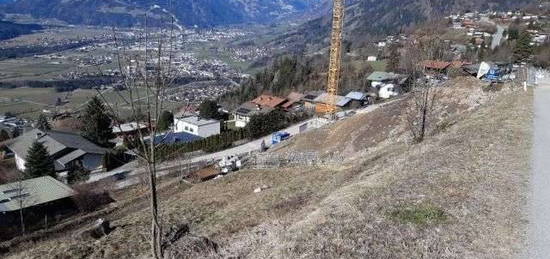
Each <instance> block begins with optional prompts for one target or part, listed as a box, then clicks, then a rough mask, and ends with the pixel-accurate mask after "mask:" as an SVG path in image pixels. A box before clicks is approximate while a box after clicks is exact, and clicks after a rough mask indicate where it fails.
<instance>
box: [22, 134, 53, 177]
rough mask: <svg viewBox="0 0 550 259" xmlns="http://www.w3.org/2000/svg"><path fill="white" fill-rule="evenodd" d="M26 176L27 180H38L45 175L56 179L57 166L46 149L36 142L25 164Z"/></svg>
mask: <svg viewBox="0 0 550 259" xmlns="http://www.w3.org/2000/svg"><path fill="white" fill-rule="evenodd" d="M25 175H26V177H27V178H36V177H41V176H45V175H49V176H52V177H55V165H54V161H53V159H52V158H51V157H50V153H49V152H48V149H46V147H45V146H44V145H43V144H42V143H40V142H38V141H35V142H34V143H33V144H32V146H31V148H30V149H29V152H28V154H27V161H26V163H25Z"/></svg>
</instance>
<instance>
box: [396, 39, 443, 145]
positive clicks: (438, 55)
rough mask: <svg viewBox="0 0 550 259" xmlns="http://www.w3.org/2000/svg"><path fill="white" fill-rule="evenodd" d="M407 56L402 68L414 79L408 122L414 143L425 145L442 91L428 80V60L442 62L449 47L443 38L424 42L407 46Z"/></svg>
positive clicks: (411, 86)
mask: <svg viewBox="0 0 550 259" xmlns="http://www.w3.org/2000/svg"><path fill="white" fill-rule="evenodd" d="M405 53H406V54H405V55H406V57H405V58H404V59H403V63H402V67H403V69H404V71H406V72H407V73H408V75H409V76H410V87H409V90H410V91H411V93H410V98H411V101H410V106H409V108H408V111H407V114H406V119H407V127H408V130H409V132H410V133H411V136H412V138H413V141H414V142H416V143H419V142H422V141H423V140H424V138H425V137H426V134H427V133H428V131H429V129H430V127H431V124H432V122H433V120H434V118H433V115H434V114H433V112H434V109H435V106H436V105H437V99H438V96H439V89H438V87H437V86H436V85H434V82H432V81H430V80H429V79H427V78H425V77H424V75H425V74H426V68H425V63H424V62H425V61H428V60H441V59H442V58H443V57H444V56H445V55H446V51H445V46H444V45H443V44H442V42H441V41H440V40H439V39H430V38H428V39H424V40H419V41H418V42H416V43H411V44H409V45H407V46H406V50H405Z"/></svg>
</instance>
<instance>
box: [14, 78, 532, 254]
mask: <svg viewBox="0 0 550 259" xmlns="http://www.w3.org/2000/svg"><path fill="white" fill-rule="evenodd" d="M459 82H461V83H459ZM461 84H462V85H461ZM482 89H483V87H482V85H481V84H480V83H479V82H477V81H475V80H472V81H465V79H461V80H458V81H457V82H455V83H454V84H453V85H450V86H449V87H448V88H445V89H443V90H442V91H443V93H442V97H441V98H440V103H439V105H438V109H436V112H435V116H434V123H433V126H432V130H431V131H430V132H431V135H430V136H429V137H428V138H426V140H425V141H424V142H422V143H420V144H411V143H409V141H408V139H409V137H408V133H407V129H406V122H405V118H404V116H405V114H406V107H407V102H409V101H410V100H409V99H407V98H404V99H402V100H398V101H396V102H393V103H391V104H388V105H387V106H385V107H383V108H381V109H378V110H376V111H374V112H371V113H365V114H358V115H356V116H354V117H352V118H350V119H347V120H343V121H340V122H338V123H337V124H336V125H333V126H331V127H327V128H322V129H319V130H315V131H312V132H309V133H307V134H305V135H303V136H298V137H296V138H295V139H294V140H292V141H291V142H289V143H288V144H287V145H286V146H284V147H282V148H280V149H279V150H277V151H274V152H299V151H311V150H317V151H320V152H324V153H331V152H333V153H342V154H345V157H346V158H347V159H346V160H345V161H344V162H343V163H339V164H334V165H327V166H323V167H310V168H305V167H301V168H280V169H269V170H243V171H240V172H238V173H235V174H233V175H230V176H228V177H224V178H222V179H217V180H213V181H210V182H205V183H201V184H197V185H194V186H188V185H186V184H176V185H170V186H168V187H166V188H171V191H170V195H169V196H164V199H163V201H162V203H161V207H162V218H163V220H164V225H165V226H166V229H165V230H166V231H167V232H170V228H171V227H172V229H175V227H174V226H182V224H188V226H189V228H190V232H191V233H192V234H184V235H187V237H186V238H184V237H180V236H179V235H178V236H176V237H175V238H172V240H171V243H169V244H166V245H167V247H168V250H167V251H168V255H171V256H173V257H175V258H180V257H183V258H185V257H189V258H197V257H213V258H217V257H229V256H239V257H247V258H270V257H271V258H295V257H306V258H317V257H319V256H321V255H322V256H324V257H329V258H334V257H344V258H346V257H372V258H420V257H427V258H511V257H513V256H514V255H516V254H517V253H518V251H519V250H520V249H521V248H522V246H523V242H524V239H523V235H524V227H525V217H524V213H523V208H524V204H525V195H526V190H527V181H528V178H529V150H530V145H531V137H530V136H531V127H530V125H531V117H532V108H531V106H532V105H531V103H532V94H530V93H525V92H520V91H512V90H510V89H508V87H505V88H504V89H503V90H501V91H498V92H487V91H484V90H482ZM263 185H265V186H266V187H268V188H264V189H263V191H261V192H259V193H254V192H253V190H254V189H255V188H257V187H260V186H263ZM113 215H115V214H113ZM107 218H108V219H110V220H112V221H113V224H114V225H115V226H116V229H115V230H114V231H113V232H112V233H110V234H109V235H107V236H105V237H103V238H101V239H98V240H87V239H82V238H80V237H79V238H71V237H70V236H71V235H75V234H74V233H67V236H68V237H56V238H53V239H50V240H43V241H40V242H38V243H35V244H31V243H26V244H19V245H17V246H14V247H13V248H12V249H11V251H10V252H9V254H8V255H9V256H10V257H12V258H67V257H69V258H70V257H73V258H82V257H93V258H134V257H137V256H141V255H147V252H148V249H149V246H148V241H147V237H148V228H149V219H148V214H147V211H146V208H143V210H137V211H132V212H129V213H126V214H124V215H120V214H117V215H116V217H115V216H113V217H111V218H109V217H107ZM172 237H174V236H172ZM206 238H208V239H206ZM189 240H192V241H189ZM211 241H213V242H215V243H216V244H217V245H213V243H211ZM190 246H192V247H191V248H193V249H191V248H190Z"/></svg>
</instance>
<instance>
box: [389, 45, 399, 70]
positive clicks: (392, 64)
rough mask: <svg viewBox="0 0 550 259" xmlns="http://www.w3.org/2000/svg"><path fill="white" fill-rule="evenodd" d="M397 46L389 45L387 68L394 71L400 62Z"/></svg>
mask: <svg viewBox="0 0 550 259" xmlns="http://www.w3.org/2000/svg"><path fill="white" fill-rule="evenodd" d="M400 58H401V57H400V54H399V46H397V44H392V45H391V46H390V55H389V60H388V70H389V71H392V72H395V71H397V70H398V69H399V62H400Z"/></svg>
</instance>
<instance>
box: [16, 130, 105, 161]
mask: <svg viewBox="0 0 550 259" xmlns="http://www.w3.org/2000/svg"><path fill="white" fill-rule="evenodd" d="M35 141H38V142H40V143H42V144H44V146H46V148H47V149H48V152H49V153H50V155H52V156H55V154H56V153H58V152H61V151H63V150H65V149H67V148H70V149H80V150H82V151H84V152H86V153H92V154H105V153H106V152H107V151H106V149H104V148H102V147H100V146H98V145H96V144H94V143H92V142H90V141H89V140H87V139H85V138H84V137H82V136H80V135H78V134H74V133H69V132H61V131H47V132H46V131H42V130H39V129H33V130H31V131H29V132H27V133H25V134H23V135H21V136H19V137H17V138H16V139H15V140H14V143H13V144H11V145H10V146H9V148H10V149H11V150H12V151H13V152H14V153H16V154H17V155H19V156H21V157H26V156H27V153H28V150H29V148H30V147H31V146H32V144H33V143H34V142H35Z"/></svg>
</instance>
